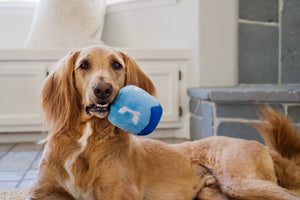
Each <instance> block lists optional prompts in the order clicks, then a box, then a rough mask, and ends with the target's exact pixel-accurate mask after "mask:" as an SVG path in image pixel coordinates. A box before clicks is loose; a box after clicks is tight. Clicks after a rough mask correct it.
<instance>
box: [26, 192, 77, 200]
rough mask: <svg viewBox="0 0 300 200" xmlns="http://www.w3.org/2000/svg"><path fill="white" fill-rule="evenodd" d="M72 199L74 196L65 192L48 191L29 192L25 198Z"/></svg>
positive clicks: (30, 199) (38, 199) (33, 199)
mask: <svg viewBox="0 0 300 200" xmlns="http://www.w3.org/2000/svg"><path fill="white" fill-rule="evenodd" d="M54 199H55V200H74V198H73V197H72V196H71V195H70V194H68V193H67V192H64V193H61V192H49V193H46V194H43V193H37V194H34V193H33V194H30V196H29V197H28V198H27V199H26V200H54Z"/></svg>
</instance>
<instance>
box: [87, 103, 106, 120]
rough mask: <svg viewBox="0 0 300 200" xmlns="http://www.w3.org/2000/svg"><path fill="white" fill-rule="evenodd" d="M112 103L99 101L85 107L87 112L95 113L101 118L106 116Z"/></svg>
mask: <svg viewBox="0 0 300 200" xmlns="http://www.w3.org/2000/svg"><path fill="white" fill-rule="evenodd" d="M109 109H110V103H99V104H98V103H97V104H92V105H90V106H86V107H85V112H86V114H88V115H90V114H95V115H97V116H98V117H100V118H103V117H105V116H106V115H107V114H108V113H109Z"/></svg>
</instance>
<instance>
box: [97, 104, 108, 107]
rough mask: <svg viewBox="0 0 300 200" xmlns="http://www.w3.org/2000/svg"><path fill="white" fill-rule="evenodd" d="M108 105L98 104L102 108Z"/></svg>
mask: <svg viewBox="0 0 300 200" xmlns="http://www.w3.org/2000/svg"><path fill="white" fill-rule="evenodd" d="M107 106H108V103H106V104H97V107H100V108H105V107H107Z"/></svg>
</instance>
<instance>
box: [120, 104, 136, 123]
mask: <svg viewBox="0 0 300 200" xmlns="http://www.w3.org/2000/svg"><path fill="white" fill-rule="evenodd" d="M125 112H129V113H131V114H132V115H133V118H132V121H133V123H134V124H135V125H137V123H138V122H139V119H140V117H139V115H141V113H140V112H138V111H134V110H131V109H129V108H128V107H127V106H123V107H122V108H120V110H119V113H121V114H123V113H125Z"/></svg>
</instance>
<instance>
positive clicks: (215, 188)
mask: <svg viewBox="0 0 300 200" xmlns="http://www.w3.org/2000/svg"><path fill="white" fill-rule="evenodd" d="M129 84H130V85H136V86H139V87H141V88H143V89H144V90H146V91H147V92H149V93H150V94H152V95H155V88H154V86H153V84H152V82H151V81H150V79H149V78H148V77H147V76H146V75H145V74H144V73H143V72H142V71H141V69H140V68H139V67H138V65H137V64H136V62H135V61H134V59H133V58H132V57H130V56H129V55H127V54H125V53H122V52H120V51H118V50H115V49H113V48H111V47H107V46H94V47H87V48H85V49H83V50H81V51H76V52H72V53H70V54H69V55H67V56H66V57H65V58H64V59H62V61H61V62H60V64H59V66H58V67H57V69H56V70H54V71H53V72H52V73H51V74H50V75H49V77H48V78H47V79H46V81H45V83H44V86H43V89H42V93H41V102H42V108H43V110H44V113H45V120H46V122H47V124H48V125H49V128H50V132H49V135H48V138H47V142H46V146H45V150H44V154H43V158H42V160H41V163H40V169H39V173H38V177H37V180H36V183H35V185H34V186H33V187H32V188H31V191H30V194H29V197H28V199H31V200H50V199H51V200H54V199H55V200H74V199H76V200H193V199H204V200H206V199H211V200H213V199H215V200H216V199H249V200H254V199H255V200H259V199H269V200H299V199H300V197H299V194H300V137H299V135H297V133H296V132H295V130H294V128H293V126H292V125H291V124H290V123H289V122H288V121H287V119H286V118H285V117H284V116H283V115H282V114H279V113H276V112H274V111H272V110H270V109H268V110H266V111H265V115H266V117H267V119H268V122H265V123H262V126H261V128H260V130H261V134H262V136H263V137H264V139H265V142H266V145H267V147H266V146H264V145H262V144H260V143H258V142H255V141H246V140H241V139H234V138H227V137H210V138H206V139H202V140H199V141H194V142H185V143H182V144H173V145H168V144H165V143H163V142H160V141H156V140H152V139H146V138H141V137H136V136H134V135H132V134H130V133H128V132H125V131H123V130H121V129H119V128H117V127H115V126H114V125H112V124H111V123H110V122H109V121H108V114H109V108H110V104H111V103H112V102H113V101H114V98H115V97H116V95H117V94H118V91H119V90H120V88H122V87H124V86H126V85H129Z"/></svg>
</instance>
